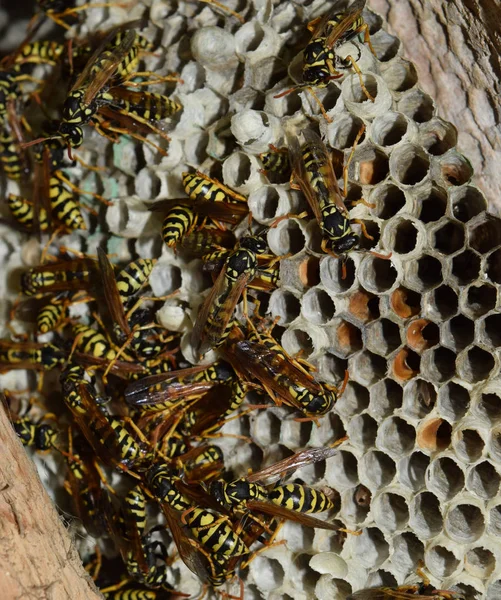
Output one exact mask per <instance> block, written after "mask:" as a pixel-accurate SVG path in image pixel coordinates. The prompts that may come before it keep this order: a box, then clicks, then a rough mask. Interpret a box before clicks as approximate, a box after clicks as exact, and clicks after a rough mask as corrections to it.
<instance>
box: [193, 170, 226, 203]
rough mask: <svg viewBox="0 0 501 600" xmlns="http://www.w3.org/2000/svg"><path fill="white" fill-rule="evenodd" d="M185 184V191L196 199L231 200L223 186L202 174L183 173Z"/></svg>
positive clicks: (211, 200)
mask: <svg viewBox="0 0 501 600" xmlns="http://www.w3.org/2000/svg"><path fill="white" fill-rule="evenodd" d="M183 185H184V190H185V192H186V193H187V194H188V196H189V197H190V198H191V199H192V200H195V201H196V200H205V201H208V202H225V201H230V200H231V198H229V197H228V195H227V194H226V192H224V190H223V189H222V188H220V187H219V186H218V185H217V184H215V183H213V182H212V181H209V180H208V179H206V178H205V177H202V176H201V175H195V174H193V173H183Z"/></svg>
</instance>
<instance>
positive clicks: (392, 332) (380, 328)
mask: <svg viewBox="0 0 501 600" xmlns="http://www.w3.org/2000/svg"><path fill="white" fill-rule="evenodd" d="M401 343H402V339H401V337H400V329H399V327H398V325H397V324H396V323H394V322H393V321H390V320H389V319H378V320H377V321H375V322H374V323H371V325H369V326H368V327H367V329H366V346H367V348H368V349H369V350H372V351H373V352H375V353H377V354H380V355H381V356H388V354H391V353H392V352H393V351H394V350H396V349H397V348H398V347H399V346H400V345H401Z"/></svg>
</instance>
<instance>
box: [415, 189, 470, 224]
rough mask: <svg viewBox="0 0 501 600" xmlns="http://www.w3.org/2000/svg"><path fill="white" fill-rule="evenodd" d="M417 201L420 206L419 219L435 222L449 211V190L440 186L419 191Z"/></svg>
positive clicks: (425, 221)
mask: <svg viewBox="0 0 501 600" xmlns="http://www.w3.org/2000/svg"><path fill="white" fill-rule="evenodd" d="M416 202H417V205H418V207H420V210H419V219H420V220H421V221H422V222H423V223H433V222H435V221H438V220H439V219H441V218H442V217H443V216H444V215H445V213H446V211H447V192H446V191H445V190H443V189H442V188H438V187H432V188H431V189H430V190H423V191H419V192H418V194H417V197H416ZM459 220H461V219H459Z"/></svg>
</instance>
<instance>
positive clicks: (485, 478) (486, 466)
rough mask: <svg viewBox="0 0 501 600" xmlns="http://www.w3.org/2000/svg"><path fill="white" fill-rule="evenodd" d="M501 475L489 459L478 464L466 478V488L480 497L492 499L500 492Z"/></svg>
mask: <svg viewBox="0 0 501 600" xmlns="http://www.w3.org/2000/svg"><path fill="white" fill-rule="evenodd" d="M500 483H501V477H500V475H499V473H498V472H497V471H496V469H495V468H494V465H493V464H492V463H491V462H489V461H488V460H484V461H483V462H480V463H478V464H476V465H475V466H474V467H472V468H471V469H470V472H469V473H468V476H467V478H466V488H467V489H468V490H469V491H470V492H472V493H473V494H476V495H477V496H478V497H479V498H484V499H485V500H490V499H491V498H494V497H495V496H497V495H498V493H499V484H500Z"/></svg>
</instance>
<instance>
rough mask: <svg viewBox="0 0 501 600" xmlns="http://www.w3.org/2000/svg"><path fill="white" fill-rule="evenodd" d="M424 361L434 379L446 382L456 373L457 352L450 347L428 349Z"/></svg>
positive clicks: (431, 377)
mask: <svg viewBox="0 0 501 600" xmlns="http://www.w3.org/2000/svg"><path fill="white" fill-rule="evenodd" d="M426 358H427V360H426V362H424V364H425V365H426V371H427V372H428V374H429V377H430V379H431V380H432V381H436V382H445V381H448V380H449V379H451V378H452V377H454V375H455V374H456V354H455V353H454V352H452V350H449V349H448V348H443V347H440V348H436V349H435V350H429V351H427V357H426Z"/></svg>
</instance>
